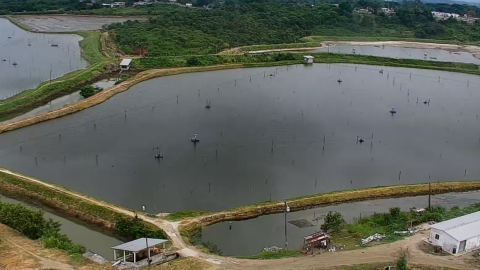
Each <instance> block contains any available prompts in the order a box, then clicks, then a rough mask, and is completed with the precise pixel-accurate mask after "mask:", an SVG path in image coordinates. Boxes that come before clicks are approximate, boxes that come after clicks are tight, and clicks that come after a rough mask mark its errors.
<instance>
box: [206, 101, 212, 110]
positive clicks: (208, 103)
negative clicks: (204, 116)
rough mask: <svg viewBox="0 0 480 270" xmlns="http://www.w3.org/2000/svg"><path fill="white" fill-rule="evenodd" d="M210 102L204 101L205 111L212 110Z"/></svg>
mask: <svg viewBox="0 0 480 270" xmlns="http://www.w3.org/2000/svg"><path fill="white" fill-rule="evenodd" d="M210 102H211V101H210V100H206V101H205V103H206V104H205V109H210V108H212V105H210Z"/></svg>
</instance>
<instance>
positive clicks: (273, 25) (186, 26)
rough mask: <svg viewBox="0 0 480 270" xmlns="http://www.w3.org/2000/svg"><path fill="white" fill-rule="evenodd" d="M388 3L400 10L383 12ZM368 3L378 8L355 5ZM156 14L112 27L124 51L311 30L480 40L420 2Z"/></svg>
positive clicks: (265, 38) (190, 48) (168, 9)
mask: <svg viewBox="0 0 480 270" xmlns="http://www.w3.org/2000/svg"><path fill="white" fill-rule="evenodd" d="M387 4H388V5H390V6H392V7H394V9H395V12H396V14H392V15H385V14H383V13H381V12H380V13H379V11H380V9H381V7H382V6H384V5H387ZM367 7H369V8H371V11H372V14H357V13H356V12H355V11H354V10H355V9H359V8H367ZM151 15H152V18H151V19H150V20H149V21H145V22H127V23H124V24H114V25H111V26H110V27H109V29H110V30H112V36H114V38H115V40H116V42H117V44H119V46H120V48H121V49H122V50H123V51H125V52H126V53H133V52H134V51H137V52H138V51H139V48H142V51H144V52H147V53H148V55H150V56H156V55H180V54H206V53H215V52H217V51H219V50H221V49H225V48H227V47H235V46H242V45H251V44H274V43H294V42H301V41H300V38H302V37H305V36H309V35H328V36H369V37H371V36H383V37H412V38H413V37H416V38H435V39H448V40H458V41H478V40H480V25H479V24H478V23H477V24H476V25H473V26H472V25H467V24H466V23H464V22H459V21H456V20H453V19H450V20H447V21H442V22H436V21H435V20H434V18H433V17H432V14H431V9H430V8H428V7H427V6H425V5H422V4H421V3H418V2H408V3H407V4H406V5H400V4H398V3H391V2H389V3H387V2H376V1H375V2H373V1H372V2H370V1H365V0H360V1H348V2H340V3H339V4H338V5H333V4H329V3H317V4H315V5H313V6H312V5H311V4H306V3H296V2H292V1H289V2H284V1H282V2H280V1H265V0H264V1H248V2H246V1H238V2H226V3H225V4H224V5H221V6H220V7H218V8H213V9H209V10H206V9H187V8H181V7H175V6H167V5H162V7H161V8H155V9H154V10H152V11H151Z"/></svg>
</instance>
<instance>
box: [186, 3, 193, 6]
mask: <svg viewBox="0 0 480 270" xmlns="http://www.w3.org/2000/svg"><path fill="white" fill-rule="evenodd" d="M185 6H187V7H192V6H193V5H192V3H186V4H185Z"/></svg>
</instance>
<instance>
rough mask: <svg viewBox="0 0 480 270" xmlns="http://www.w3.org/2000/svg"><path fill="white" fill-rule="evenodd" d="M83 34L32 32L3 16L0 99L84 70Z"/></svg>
mask: <svg viewBox="0 0 480 270" xmlns="http://www.w3.org/2000/svg"><path fill="white" fill-rule="evenodd" d="M80 40H81V37H80V36H77V35H64V34H39V33H30V32H27V31H24V30H23V29H21V28H19V27H17V26H16V25H14V24H13V23H11V22H10V21H9V20H8V19H5V18H0V48H1V50H0V81H1V82H2V83H1V84H0V99H4V98H6V97H9V96H12V95H14V94H17V93H19V92H21V91H23V90H27V89H33V88H35V87H36V86H38V85H39V84H40V83H41V82H44V81H48V80H50V78H52V79H55V78H58V77H60V76H62V75H64V74H66V73H69V72H72V71H75V70H77V69H82V68H85V67H86V66H87V62H86V61H85V60H84V59H83V58H82V57H81V48H80V45H79V41H80Z"/></svg>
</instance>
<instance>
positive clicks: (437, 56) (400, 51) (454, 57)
mask: <svg viewBox="0 0 480 270" xmlns="http://www.w3.org/2000/svg"><path fill="white" fill-rule="evenodd" d="M354 49H355V50H354ZM312 52H331V53H341V54H358V55H371V56H380V57H390V58H400V59H419V60H429V61H442V62H460V63H472V64H477V65H478V64H480V59H478V58H476V57H475V56H473V54H471V53H468V52H461V51H458V52H457V51H447V50H440V49H417V48H405V47H396V46H385V47H383V46H374V45H361V46H358V45H337V46H330V47H326V48H320V49H315V50H312ZM425 54H426V55H425Z"/></svg>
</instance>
